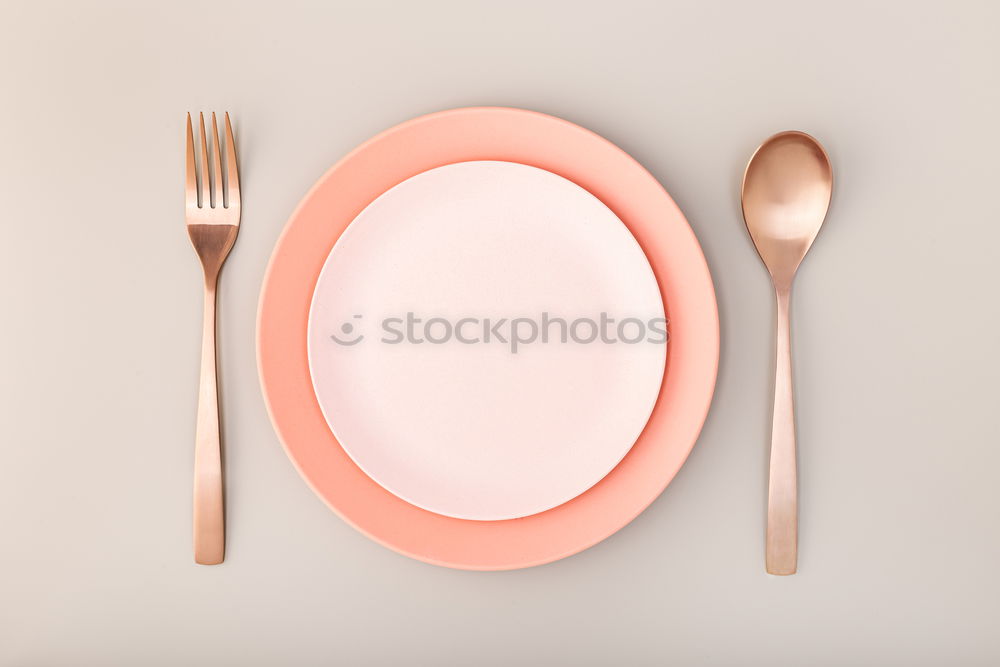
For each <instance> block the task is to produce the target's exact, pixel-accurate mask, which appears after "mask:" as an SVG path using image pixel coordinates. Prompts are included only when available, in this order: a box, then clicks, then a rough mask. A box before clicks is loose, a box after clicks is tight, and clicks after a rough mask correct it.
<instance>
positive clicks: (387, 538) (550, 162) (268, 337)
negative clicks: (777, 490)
mask: <svg viewBox="0 0 1000 667" xmlns="http://www.w3.org/2000/svg"><path fill="white" fill-rule="evenodd" d="M477 160H496V161H506V162H515V163H522V164H526V165H531V166H535V167H539V168H541V169H546V170H548V171H551V172H553V173H555V174H559V175H560V176H563V177H564V178H566V179H569V180H570V181H572V182H574V183H576V184H577V185H579V186H581V187H583V188H584V189H585V190H587V191H589V192H590V193H592V194H593V195H594V196H596V197H597V198H598V199H600V200H601V201H602V202H603V203H604V204H605V205H607V206H608V208H610V209H611V210H612V211H613V212H614V213H615V214H617V216H618V217H619V218H620V219H621V220H622V221H623V222H624V223H625V225H626V226H627V227H628V228H629V230H630V231H631V232H632V234H633V235H634V236H635V238H636V239H637V240H638V242H639V245H640V246H641V248H642V249H643V251H644V252H645V253H646V256H647V258H648V259H649V262H650V265H651V266H652V268H653V273H654V275H655V277H656V281H657V284H658V285H659V289H660V293H661V295H662V297H663V302H664V304H665V311H666V315H667V318H668V320H669V322H670V324H669V329H670V342H669V345H668V346H667V359H666V371H665V375H664V380H663V385H662V387H661V390H660V395H659V398H658V399H657V401H656V404H655V405H654V407H653V410H652V413H651V415H650V417H649V421H648V423H647V424H646V427H645V429H644V430H643V431H642V433H641V434H640V435H639V438H638V439H637V440H636V442H635V444H634V445H633V447H632V448H631V449H630V450H629V452H628V454H627V455H626V456H625V457H624V458H623V459H622V461H621V462H620V463H619V464H618V466H617V467H615V468H614V469H613V470H612V471H611V472H610V473H608V475H607V476H605V477H604V478H603V479H601V480H600V481H599V482H598V483H597V484H595V485H594V486H592V487H590V488H589V489H588V490H586V491H585V492H584V493H582V494H580V495H578V496H576V497H575V498H573V499H572V500H569V501H568V502H565V503H563V504H561V505H559V506H557V507H554V508H552V509H550V510H547V511H544V512H541V513H538V514H532V515H530V516H525V517H523V518H518V519H511V520H503V521H473V520H467V519H460V518H454V517H448V516H443V515H441V514H435V513H433V512H430V511H428V510H425V509H421V508H419V507H416V506H415V505H412V504H410V503H408V502H406V501H405V500H402V499H401V498H399V497H398V496H396V495H394V494H393V493H391V492H389V491H387V490H386V489H385V488H383V487H382V486H380V485H379V484H378V483H376V482H375V481H374V480H372V479H371V478H370V477H368V476H367V475H366V474H365V473H364V472H362V470H361V469H360V468H359V467H358V466H357V465H356V464H355V463H354V462H353V461H352V460H351V458H350V457H349V456H348V455H347V454H346V453H345V451H344V449H343V448H342V447H341V446H340V444H339V443H338V442H337V440H336V438H335V437H334V435H333V433H332V432H331V430H330V428H329V427H328V425H327V423H326V420H325V419H324V416H323V413H322V411H321V410H320V406H319V404H318V402H317V399H316V396H315V394H314V392H313V386H312V379H311V376H310V370H309V362H308V351H307V341H308V338H307V334H308V326H309V313H310V305H311V301H312V296H313V291H314V288H315V286H316V283H317V280H318V278H319V276H320V272H321V270H322V269H323V265H324V263H325V261H326V259H327V256H328V255H329V253H330V250H331V248H332V247H333V246H334V244H335V243H336V242H337V240H338V239H339V238H340V236H341V234H342V233H343V232H344V230H345V229H346V227H347V225H348V224H349V223H350V222H351V221H352V220H353V219H354V218H355V217H357V215H358V214H359V213H360V212H361V211H362V210H363V209H364V208H365V207H366V206H368V205H369V204H370V203H371V202H372V201H374V200H375V199H376V198H378V197H379V196H380V195H382V193H384V192H386V191H387V190H389V189H390V188H392V187H393V186H395V185H397V184H399V183H401V182H402V181H404V180H406V179H408V178H411V177H413V176H415V175H417V174H420V173H423V172H426V171H428V170H430V169H434V168H436V167H440V166H444V165H448V164H453V163H457V162H467V161H477ZM718 355H719V328H718V313H717V307H716V302H715V292H714V289H713V287H712V280H711V276H710V274H709V271H708V267H707V265H706V263H705V259H704V256H703V255H702V252H701V248H700V247H699V245H698V242H697V240H696V239H695V237H694V234H693V232H692V230H691V228H690V227H689V226H688V224H687V221H686V220H685V219H684V216H683V215H682V214H681V212H680V210H679V209H678V208H677V206H676V205H675V204H674V202H673V200H672V199H671V198H670V196H669V195H668V194H667V193H666V192H665V191H664V190H663V188H662V187H661V186H660V185H659V183H657V182H656V180H655V179H654V178H653V177H652V176H651V175H650V174H649V173H648V172H647V171H646V170H645V169H643V168H642V166H640V165H639V164H638V163H637V162H635V160H633V159H632V158H631V157H629V156H628V155H627V154H625V153H624V152H622V151H621V150H620V149H619V148H617V147H616V146H614V145H613V144H611V143H609V142H607V141H606V140H604V139H602V138H601V137H599V136H597V135H595V134H593V133H591V132H588V131H587V130H584V129H582V128H580V127H578V126H576V125H573V124H571V123H568V122H566V121H563V120H560V119H557V118H553V117H551V116H545V115H543V114H538V113H534V112H530V111H523V110H518V109H505V108H469V109H457V110H452V111H445V112H440V113H435V114H431V115H428V116H423V117H421V118H417V119H414V120H411V121H409V122H407V123H404V124H402V125H399V126H397V127H395V128H392V129H390V130H388V131H386V132H384V133H382V134H380V135H378V136H377V137H375V138H373V139H371V140H370V141H368V142H367V143H365V144H363V145H362V146H361V147H359V148H358V149H356V150H355V151H354V152H352V153H351V154H350V155H348V156H347V157H346V158H344V159H343V160H342V161H341V162H340V163H338V164H337V165H335V166H334V167H333V168H332V169H331V170H330V171H328V172H327V173H326V174H325V175H324V176H323V178H322V179H320V181H319V182H318V183H317V184H316V186H314V187H313V189H312V190H311V191H310V192H309V194H308V195H307V196H306V197H305V199H304V200H303V201H302V203H301V204H300V205H299V207H298V208H297V209H296V211H295V212H294V214H293V215H292V217H291V220H290V221H289V222H288V225H287V226H286V228H285V230H284V233H283V234H282V237H281V239H280V240H279V242H278V244H277V247H276V249H275V252H274V255H273V256H272V258H271V263H270V266H269V267H268V271H267V275H266V278H265V281H264V286H263V289H262V293H261V300H260V311H259V322H258V363H259V367H260V374H261V383H262V386H263V390H264V396H265V400H266V402H267V405H268V409H269V411H270V414H271V419H272V421H273V423H274V425H275V429H276V431H277V433H278V436H279V438H280V439H281V441H282V443H283V444H284V446H285V449H286V451H287V452H288V455H289V457H290V458H291V459H292V461H293V462H294V463H295V465H296V467H297V468H298V470H299V472H300V473H301V474H302V476H303V477H304V478H305V479H306V481H307V482H308V483H309V484H310V486H311V487H312V488H313V489H314V490H315V491H316V493H317V494H319V495H320V497H322V498H323V499H324V500H325V501H326V502H327V504H328V505H330V507H331V508H332V509H333V510H334V511H335V512H337V513H338V514H339V515H340V516H341V517H343V518H344V519H345V520H346V521H348V522H349V523H351V525H353V526H355V527H356V528H357V529H358V530H360V531H362V532H363V533H365V534H366V535H368V536H369V537H371V538H372V539H374V540H376V541H378V542H380V543H381V544H383V545H385V546H387V547H390V548H392V549H395V550H397V551H399V552H401V553H403V554H406V555H408V556H411V557H413V558H417V559H420V560H423V561H426V562H429V563H434V564H438V565H444V566H449V567H458V568H465V569H474V570H502V569H513V568H519V567H529V566H532V565H539V564H542V563H547V562H550V561H553V560H557V559H559V558H563V557H566V556H569V555H571V554H574V553H577V552H579V551H581V550H583V549H586V548H587V547H589V546H592V545H593V544H595V543H597V542H599V541H600V540H602V539H604V538H606V537H608V536H609V535H611V534H612V533H614V532H615V531H617V530H619V529H620V528H622V527H623V526H624V525H626V524H627V523H628V522H629V521H631V520H632V519H633V518H634V517H635V516H636V515H637V514H639V512H641V511H642V510H643V509H644V508H645V507H647V506H648V505H649V503H651V502H652V501H653V500H654V499H655V498H656V497H657V496H658V495H659V494H660V493H661V492H662V491H663V489H664V488H665V487H666V485H667V484H668V483H669V482H670V480H671V479H672V478H673V476H674V475H675V474H676V472H677V470H678V469H679V468H680V466H681V465H682V464H683V463H684V460H685V459H686V458H687V456H688V454H689V453H690V451H691V448H692V447H693V446H694V443H695V440H696V439H697V437H698V433H699V431H700V430H701V426H702V424H703V422H704V419H705V416H706V414H707V411H708V407H709V404H710V402H711V398H712V393H713V391H714V387H715V377H716V369H717V366H718Z"/></svg>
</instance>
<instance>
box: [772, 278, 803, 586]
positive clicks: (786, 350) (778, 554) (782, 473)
mask: <svg viewBox="0 0 1000 667" xmlns="http://www.w3.org/2000/svg"><path fill="white" fill-rule="evenodd" d="M775 293H776V295H777V302H778V309H777V310H778V327H777V342H776V351H777V354H776V362H775V376H774V418H773V421H772V423H771V463H770V479H769V482H768V492H767V548H766V557H765V561H766V566H767V572H768V573H769V574H781V575H783V574H795V570H796V567H797V561H798V512H799V510H798V479H797V473H796V463H795V409H794V403H793V398H792V350H791V340H790V327H789V319H788V310H789V302H790V297H791V286H790V285H788V286H779V287H777V288H776V290H775Z"/></svg>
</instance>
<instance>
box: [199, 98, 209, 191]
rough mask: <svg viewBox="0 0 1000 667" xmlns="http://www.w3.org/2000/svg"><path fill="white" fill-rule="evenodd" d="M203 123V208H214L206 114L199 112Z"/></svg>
mask: <svg viewBox="0 0 1000 667" xmlns="http://www.w3.org/2000/svg"><path fill="white" fill-rule="evenodd" d="M198 118H199V120H200V122H201V206H202V207H204V208H211V207H212V182H211V181H210V180H209V170H208V135H207V134H205V114H204V113H202V112H198Z"/></svg>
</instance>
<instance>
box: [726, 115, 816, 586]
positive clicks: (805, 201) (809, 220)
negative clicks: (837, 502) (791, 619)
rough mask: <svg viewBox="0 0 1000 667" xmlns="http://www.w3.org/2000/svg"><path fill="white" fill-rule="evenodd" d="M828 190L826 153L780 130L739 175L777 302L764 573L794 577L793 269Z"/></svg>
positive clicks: (811, 234)
mask: <svg viewBox="0 0 1000 667" xmlns="http://www.w3.org/2000/svg"><path fill="white" fill-rule="evenodd" d="M832 191H833V169H832V167H831V166H830V159H829V157H827V154H826V151H824V150H823V147H822V146H821V145H820V144H819V142H818V141H816V140H815V139H813V138H812V137H810V136H809V135H808V134H804V133H802V132H780V133H778V134H776V135H774V136H773V137H771V138H770V139H768V140H767V141H765V142H764V143H763V144H761V145H760V148H758V149H757V151H756V152H755V153H754V154H753V157H751V158H750V162H749V164H747V170H746V173H745V174H744V175H743V195H742V196H743V219H744V220H746V223H747V229H748V230H749V231H750V237H751V238H752V239H753V243H754V245H755V246H757V252H758V253H759V254H760V258H761V259H762V260H763V261H764V266H766V267H767V271H768V273H770V274H771V282H772V283H774V291H775V294H776V295H777V301H778V327H777V361H776V364H775V380H774V420H773V422H772V425H771V465H770V481H769V483H768V490H767V550H766V564H767V571H768V573H769V574H795V569H796V566H797V561H798V487H797V484H798V482H797V479H796V470H795V468H796V465H795V411H794V407H793V400H792V354H791V345H790V341H789V325H788V306H789V297H790V295H791V291H792V279H793V278H795V271H796V270H797V269H798V268H799V264H800V263H801V262H802V260H803V258H804V257H805V256H806V253H807V252H808V251H809V247H810V246H812V243H813V239H815V238H816V234H817V233H818V232H819V228H820V227H821V226H822V225H823V220H824V219H825V218H826V211H827V208H829V206H830V195H831V193H832Z"/></svg>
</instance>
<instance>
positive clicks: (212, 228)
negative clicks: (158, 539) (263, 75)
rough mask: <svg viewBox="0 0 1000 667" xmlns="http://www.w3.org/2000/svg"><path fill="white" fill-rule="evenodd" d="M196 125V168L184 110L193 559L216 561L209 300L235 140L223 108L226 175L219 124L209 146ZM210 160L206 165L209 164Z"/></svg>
mask: <svg viewBox="0 0 1000 667" xmlns="http://www.w3.org/2000/svg"><path fill="white" fill-rule="evenodd" d="M199 120H200V125H201V134H200V139H201V142H200V143H201V151H200V152H201V170H200V173H199V170H198V168H197V165H196V161H195V149H194V132H193V131H192V129H191V114H190V113H189V114H188V115H187V159H186V171H187V180H186V184H185V191H184V194H185V208H184V217H185V221H186V223H187V230H188V235H189V236H190V237H191V244H192V245H193V246H194V249H195V251H196V252H197V253H198V258H199V259H200V260H201V266H202V268H203V269H204V272H205V316H204V317H205V319H204V325H203V326H204V329H203V331H202V341H201V381H200V385H199V390H198V420H197V426H196V429H195V442H194V560H195V562H196V563H200V564H202V565H216V564H218V563H221V562H222V560H223V558H224V557H225V550H226V528H225V514H224V506H223V493H222V443H221V439H220V437H219V390H218V382H217V378H216V360H215V304H216V291H217V288H218V285H219V272H220V271H221V270H222V264H223V262H225V261H226V257H227V256H228V255H229V251H230V250H231V249H232V247H233V243H234V242H235V241H236V234H237V232H238V231H239V228H240V175H239V171H238V169H237V166H236V143H235V142H234V141H233V128H232V125H230V123H229V114H228V113H227V114H226V150H225V159H226V178H225V182H224V181H223V174H222V157H221V154H222V152H223V151H222V146H221V144H220V143H219V127H218V125H217V123H216V120H215V113H214V112H213V113H212V137H213V141H212V144H211V145H212V152H211V155H209V151H208V148H209V141H208V138H207V135H206V133H205V114H203V113H201V114H199ZM209 163H211V166H210V164H209Z"/></svg>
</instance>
